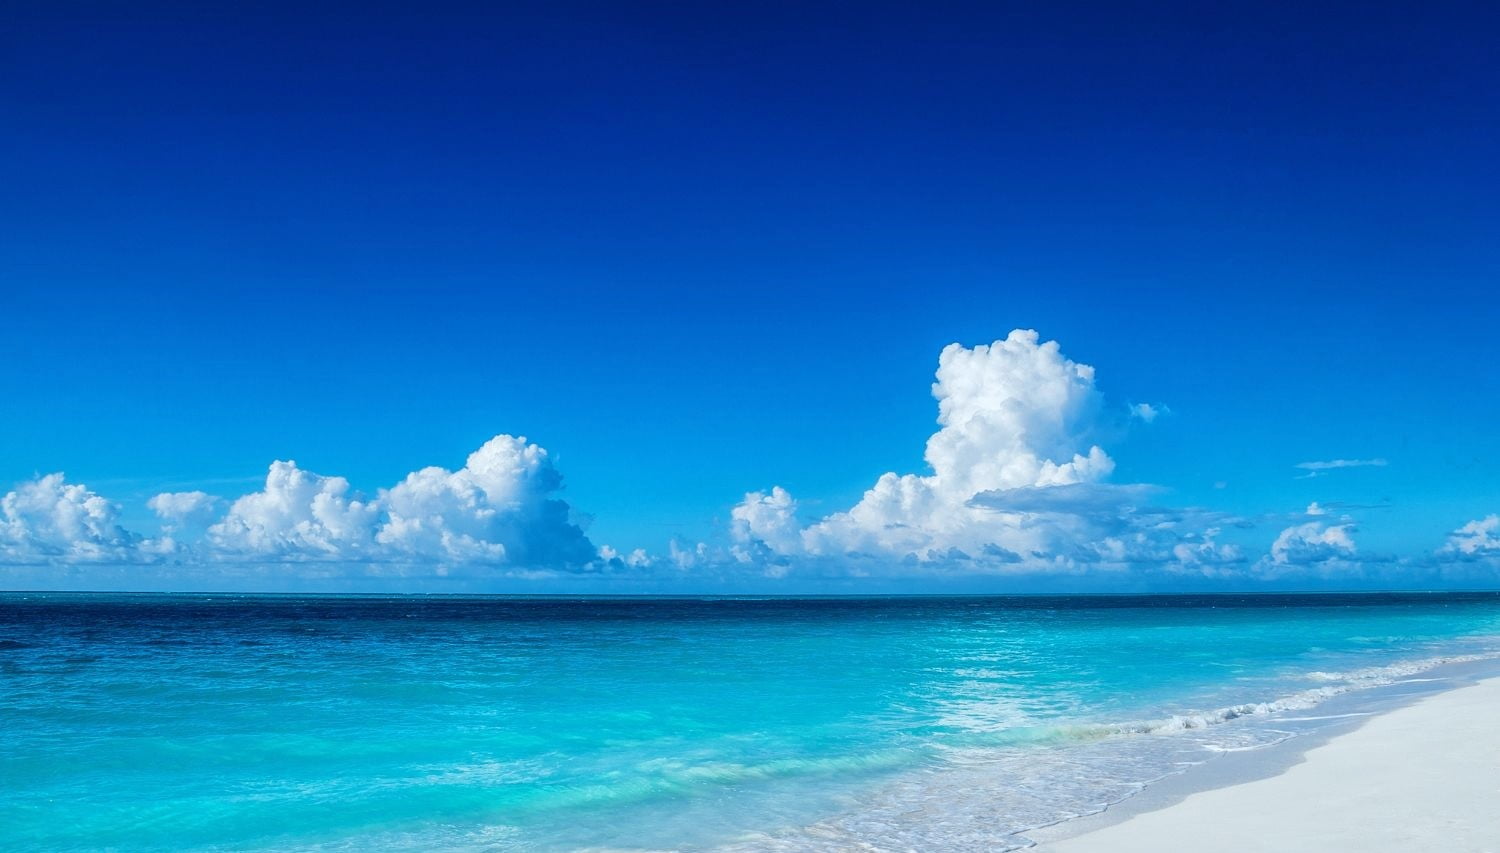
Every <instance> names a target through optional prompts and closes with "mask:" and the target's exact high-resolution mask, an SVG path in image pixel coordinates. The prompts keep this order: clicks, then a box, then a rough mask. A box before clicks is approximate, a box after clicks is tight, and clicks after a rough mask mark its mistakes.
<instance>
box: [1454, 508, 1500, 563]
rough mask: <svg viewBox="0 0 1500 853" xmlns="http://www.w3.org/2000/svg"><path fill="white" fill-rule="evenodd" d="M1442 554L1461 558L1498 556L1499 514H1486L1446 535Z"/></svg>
mask: <svg viewBox="0 0 1500 853" xmlns="http://www.w3.org/2000/svg"><path fill="white" fill-rule="evenodd" d="M1440 553H1442V554H1446V555H1450V556H1458V557H1463V558H1475V557H1484V556H1496V557H1500V515H1488V516H1485V517H1484V518H1480V519H1475V520H1474V521H1471V522H1469V523H1468V524H1465V525H1464V526H1463V527H1460V528H1458V529H1457V530H1455V531H1453V532H1452V533H1450V534H1449V535H1448V541H1447V543H1446V544H1444V545H1443V547H1442V550H1441V551H1440Z"/></svg>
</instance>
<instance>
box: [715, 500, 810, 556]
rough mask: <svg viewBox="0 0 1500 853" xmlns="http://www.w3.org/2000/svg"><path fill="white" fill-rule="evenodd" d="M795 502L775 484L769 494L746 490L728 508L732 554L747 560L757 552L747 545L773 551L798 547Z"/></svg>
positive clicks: (797, 549)
mask: <svg viewBox="0 0 1500 853" xmlns="http://www.w3.org/2000/svg"><path fill="white" fill-rule="evenodd" d="M796 514H797V502H796V501H795V500H794V499H793V498H792V496H791V495H790V494H788V493H787V490H786V489H783V488H782V487H780V486H775V487H773V488H772V489H771V492H770V494H766V493H765V492H750V493H749V494H747V495H745V499H744V500H743V501H741V502H740V503H739V505H737V506H736V507H735V508H734V509H732V510H730V513H729V517H730V535H731V536H732V537H733V538H734V541H735V546H736V554H737V555H738V556H739V558H740V559H741V560H749V559H751V558H752V557H754V556H757V554H755V553H752V551H751V550H749V549H751V548H757V547H758V548H764V549H767V550H769V551H770V552H771V553H773V554H795V553H800V552H801V551H802V526H801V524H799V523H798V521H797V515H796Z"/></svg>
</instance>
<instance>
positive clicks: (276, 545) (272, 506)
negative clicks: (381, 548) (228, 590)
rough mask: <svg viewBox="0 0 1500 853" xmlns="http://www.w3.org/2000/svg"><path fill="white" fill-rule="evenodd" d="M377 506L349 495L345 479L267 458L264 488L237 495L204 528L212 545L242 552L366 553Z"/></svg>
mask: <svg viewBox="0 0 1500 853" xmlns="http://www.w3.org/2000/svg"><path fill="white" fill-rule="evenodd" d="M378 518H379V508H378V507H377V506H376V505H375V504H373V503H370V502H366V501H361V500H358V499H356V498H353V497H351V496H350V495H349V481H348V480H345V479H344V478H343V477H324V476H322V475H321V474H314V473H312V472H310V471H304V470H302V469H301V468H298V467H297V463H296V462H295V461H285V462H282V461H276V462H272V463H271V468H270V470H269V471H268V472H267V473H266V484H265V488H264V489H262V490H261V491H258V492H252V493H251V494H248V495H245V496H244V497H241V498H239V499H238V500H236V501H235V502H234V503H233V504H231V505H230V507H229V513H228V514H227V515H225V516H224V518H223V519H222V520H220V521H219V522H218V523H217V524H215V525H213V526H212V527H210V528H209V529H208V541H209V543H210V544H211V545H212V546H213V547H214V548H215V549H217V550H219V551H221V552H225V553H228V554H232V555H237V556H247V557H317V556H322V557H335V558H339V559H347V560H358V559H363V558H365V557H367V556H369V552H370V545H371V543H372V541H373V539H374V525H375V523H376V520H377V519H378Z"/></svg>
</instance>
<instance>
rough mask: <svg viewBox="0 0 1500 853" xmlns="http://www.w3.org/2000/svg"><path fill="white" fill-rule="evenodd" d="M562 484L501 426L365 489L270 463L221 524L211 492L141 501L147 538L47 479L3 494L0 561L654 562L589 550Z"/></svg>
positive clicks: (558, 565)
mask: <svg viewBox="0 0 1500 853" xmlns="http://www.w3.org/2000/svg"><path fill="white" fill-rule="evenodd" d="M561 488H562V475H561V474H559V473H558V471H557V470H556V468H555V467H554V466H553V464H552V460H551V458H550V457H549V455H548V454H547V451H546V450H544V449H543V448H541V447H539V446H537V445H535V444H531V443H530V442H528V441H527V440H526V439H525V438H517V437H513V436H509V435H499V436H496V437H495V438H493V439H491V440H490V441H488V442H486V443H485V444H484V446H483V447H481V448H479V449H478V450H476V451H475V452H474V453H472V454H470V455H469V458H468V460H467V461H466V464H465V465H464V466H463V467H462V468H459V469H458V470H456V471H449V470H446V469H443V468H436V467H433V468H424V469H422V470H420V471H415V472H413V473H411V474H409V475H407V477H406V478H405V479H404V480H402V481H401V482H399V483H397V484H396V485H394V486H392V487H390V488H388V489H382V490H380V491H379V492H378V493H377V494H376V495H375V496H374V497H370V498H367V497H365V496H363V495H361V494H359V493H357V492H355V491H354V490H353V489H352V488H351V486H350V484H349V481H348V480H346V479H344V478H343V477H335V476H325V475H322V474H318V473H314V472H312V471H308V470H306V469H304V468H301V467H299V466H298V465H297V463H296V462H294V461H290V460H286V461H277V462H273V463H271V465H270V468H269V470H268V471H267V473H266V479H265V483H264V486H263V487H262V488H261V489H259V490H258V491H255V492H252V493H250V494H247V495H242V496H241V497H239V498H237V499H235V500H234V501H232V502H231V503H229V505H228V507H227V509H226V510H224V511H223V512H224V514H223V515H222V517H219V518H217V519H215V518H214V514H215V513H216V512H217V511H219V510H220V508H221V507H222V506H223V502H222V501H221V500H220V499H219V498H216V497H214V496H213V495H209V494H207V493H206V492H201V491H192V492H163V493H161V494H158V495H155V496H153V497H151V498H150V499H149V500H147V501H146V505H147V507H148V508H150V509H151V510H152V511H153V512H154V513H156V515H157V517H159V518H160V519H161V520H162V534H161V535H160V536H158V537H155V538H147V537H143V536H141V535H139V534H135V533H130V532H128V531H126V530H125V529H124V528H122V527H121V526H120V524H119V523H118V516H119V510H118V508H117V507H116V506H115V505H114V504H113V503H111V502H109V501H107V500H105V499H104V498H103V497H101V496H99V495H97V494H95V493H94V492H92V491H90V490H88V489H87V488H86V487H84V486H81V485H76V484H69V483H67V482H65V481H64V479H63V476H62V475H61V474H50V475H48V476H45V477H39V478H37V479H35V480H32V481H29V482H26V483H22V484H20V485H19V486H17V487H16V488H15V489H14V490H13V491H11V492H10V493H8V494H6V495H5V496H4V498H0V563H10V564H22V563H32V564H44V563H69V562H83V561H98V562H109V561H113V562H152V561H156V562H160V561H163V560H170V561H172V562H173V564H174V565H224V564H234V565H255V564H262V563H285V562H292V563H304V564H306V563H315V562H317V563H328V564H367V565H368V564H374V563H385V564H399V565H402V566H415V567H419V568H420V567H423V566H427V567H432V568H435V569H438V570H442V571H440V573H443V572H445V571H446V569H447V567H450V566H455V565H473V566H504V567H507V569H514V570H522V569H525V570H557V569H582V568H595V567H599V568H642V567H644V566H646V565H648V564H649V562H650V560H649V559H648V558H647V557H646V555H645V553H644V552H643V551H640V550H636V551H633V552H631V553H629V554H624V555H622V554H619V553H618V552H616V551H614V550H613V549H609V551H608V552H607V553H603V552H600V551H598V550H596V549H595V548H594V546H593V544H592V543H591V542H590V541H589V539H588V537H587V536H586V535H585V534H584V532H583V529H582V528H581V527H580V526H579V525H578V524H577V523H576V522H575V521H574V520H573V519H572V509H571V508H570V507H569V506H568V504H567V503H566V502H564V501H562V500H560V499H559V498H557V497H556V493H557V491H558V490H560V489H561ZM210 522H211V523H210ZM190 534H191V535H190Z"/></svg>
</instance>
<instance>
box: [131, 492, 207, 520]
mask: <svg viewBox="0 0 1500 853" xmlns="http://www.w3.org/2000/svg"><path fill="white" fill-rule="evenodd" d="M218 505H219V499H218V498H216V497H214V496H213V495H211V494H209V493H208V492H196V491H195V492H162V493H161V494H159V495H154V496H152V497H151V498H150V499H149V500H147V501H146V506H147V507H148V508H149V509H150V510H151V511H152V512H154V513H156V515H157V517H158V518H160V519H161V520H163V521H166V522H169V523H172V524H174V525H181V524H194V523H198V522H203V521H207V520H208V518H209V517H211V516H212V515H213V513H214V510H216V509H217V508H218Z"/></svg>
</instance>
